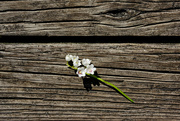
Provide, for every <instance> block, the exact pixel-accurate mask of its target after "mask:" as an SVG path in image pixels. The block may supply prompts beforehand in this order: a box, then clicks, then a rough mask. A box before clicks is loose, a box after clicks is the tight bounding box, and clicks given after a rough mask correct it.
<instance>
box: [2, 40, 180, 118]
mask: <svg viewBox="0 0 180 121" xmlns="http://www.w3.org/2000/svg"><path fill="white" fill-rule="evenodd" d="M179 48H180V44H131V43H127V44H95V43H94V44H76V43H57V44H32V43H31V44H15V43H14V44H8V43H7V44H0V120H2V121H4V120H46V121H48V120H138V121H139V120H150V121H151V120H153V121H154V120H158V121H161V120H162V121H164V120H167V121H171V120H172V121H176V120H180V98H179V96H180V95H179V91H180V81H179V80H180V71H179V68H180V66H179V65H180V61H179V58H180V49H179ZM66 54H72V55H78V56H79V57H80V59H83V58H89V59H92V62H93V63H94V65H95V66H96V67H97V71H98V73H99V75H100V76H101V78H103V79H104V80H106V81H109V82H111V83H112V84H114V85H116V86H117V87H118V88H120V89H121V90H122V91H123V92H124V93H125V94H127V95H128V96H129V97H130V98H132V99H133V100H134V101H135V103H134V104H132V103H131V102H129V101H128V100H126V99H125V98H124V97H122V96H121V95H119V94H118V93H116V92H115V91H114V90H112V89H111V88H109V87H107V86H105V85H103V84H101V85H100V86H93V89H92V90H91V91H89V92H87V91H86V90H85V88H84V87H83V82H82V79H81V78H79V77H78V76H77V75H76V74H75V73H74V72H73V71H72V70H71V69H69V68H67V66H66V65H65V64H66V62H65V59H64V58H65V56H66Z"/></svg>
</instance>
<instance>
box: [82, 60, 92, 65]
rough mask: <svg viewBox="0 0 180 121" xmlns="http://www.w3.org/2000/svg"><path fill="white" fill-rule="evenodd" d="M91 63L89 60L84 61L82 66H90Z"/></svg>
mask: <svg viewBox="0 0 180 121" xmlns="http://www.w3.org/2000/svg"><path fill="white" fill-rule="evenodd" d="M90 63H91V60H89V59H82V64H83V65H84V66H88V65H89V64H90Z"/></svg>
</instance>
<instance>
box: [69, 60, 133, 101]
mask: <svg viewBox="0 0 180 121" xmlns="http://www.w3.org/2000/svg"><path fill="white" fill-rule="evenodd" d="M66 65H67V66H69V67H71V68H72V69H74V70H77V68H76V67H74V66H70V65H69V64H68V62H67V64H66ZM86 75H88V76H90V77H93V78H95V79H97V80H99V81H101V82H103V83H105V84H107V85H109V86H111V87H113V88H114V89H116V90H117V91H118V92H119V93H121V94H122V95H123V96H124V97H125V98H126V99H128V100H129V101H131V102H132V103H134V101H133V100H132V99H131V98H129V97H128V96H127V95H126V94H124V93H123V92H122V91H121V90H120V89H119V88H117V87H116V86H115V85H113V84H111V83H109V82H107V81H105V80H103V79H101V78H99V77H97V76H95V75H92V74H87V73H86Z"/></svg>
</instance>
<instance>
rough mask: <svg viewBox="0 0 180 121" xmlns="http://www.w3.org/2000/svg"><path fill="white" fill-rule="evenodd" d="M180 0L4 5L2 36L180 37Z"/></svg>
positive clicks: (49, 0)
mask: <svg viewBox="0 0 180 121" xmlns="http://www.w3.org/2000/svg"><path fill="white" fill-rule="evenodd" d="M179 9H180V1H179V0H21V1H18V0H13V1H0V35H38V36H61V35H68V36H73V35H82V36H86V35H144V36H151V35H174V36H178V35H180V17H179V15H180V10H179Z"/></svg>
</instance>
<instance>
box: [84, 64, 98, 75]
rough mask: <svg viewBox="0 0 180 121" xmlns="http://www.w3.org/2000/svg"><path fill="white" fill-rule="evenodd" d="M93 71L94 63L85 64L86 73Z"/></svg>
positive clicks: (92, 72)
mask: <svg viewBox="0 0 180 121" xmlns="http://www.w3.org/2000/svg"><path fill="white" fill-rule="evenodd" d="M94 71H96V68H94V65H93V64H91V65H88V66H87V68H86V73H88V74H94Z"/></svg>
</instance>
